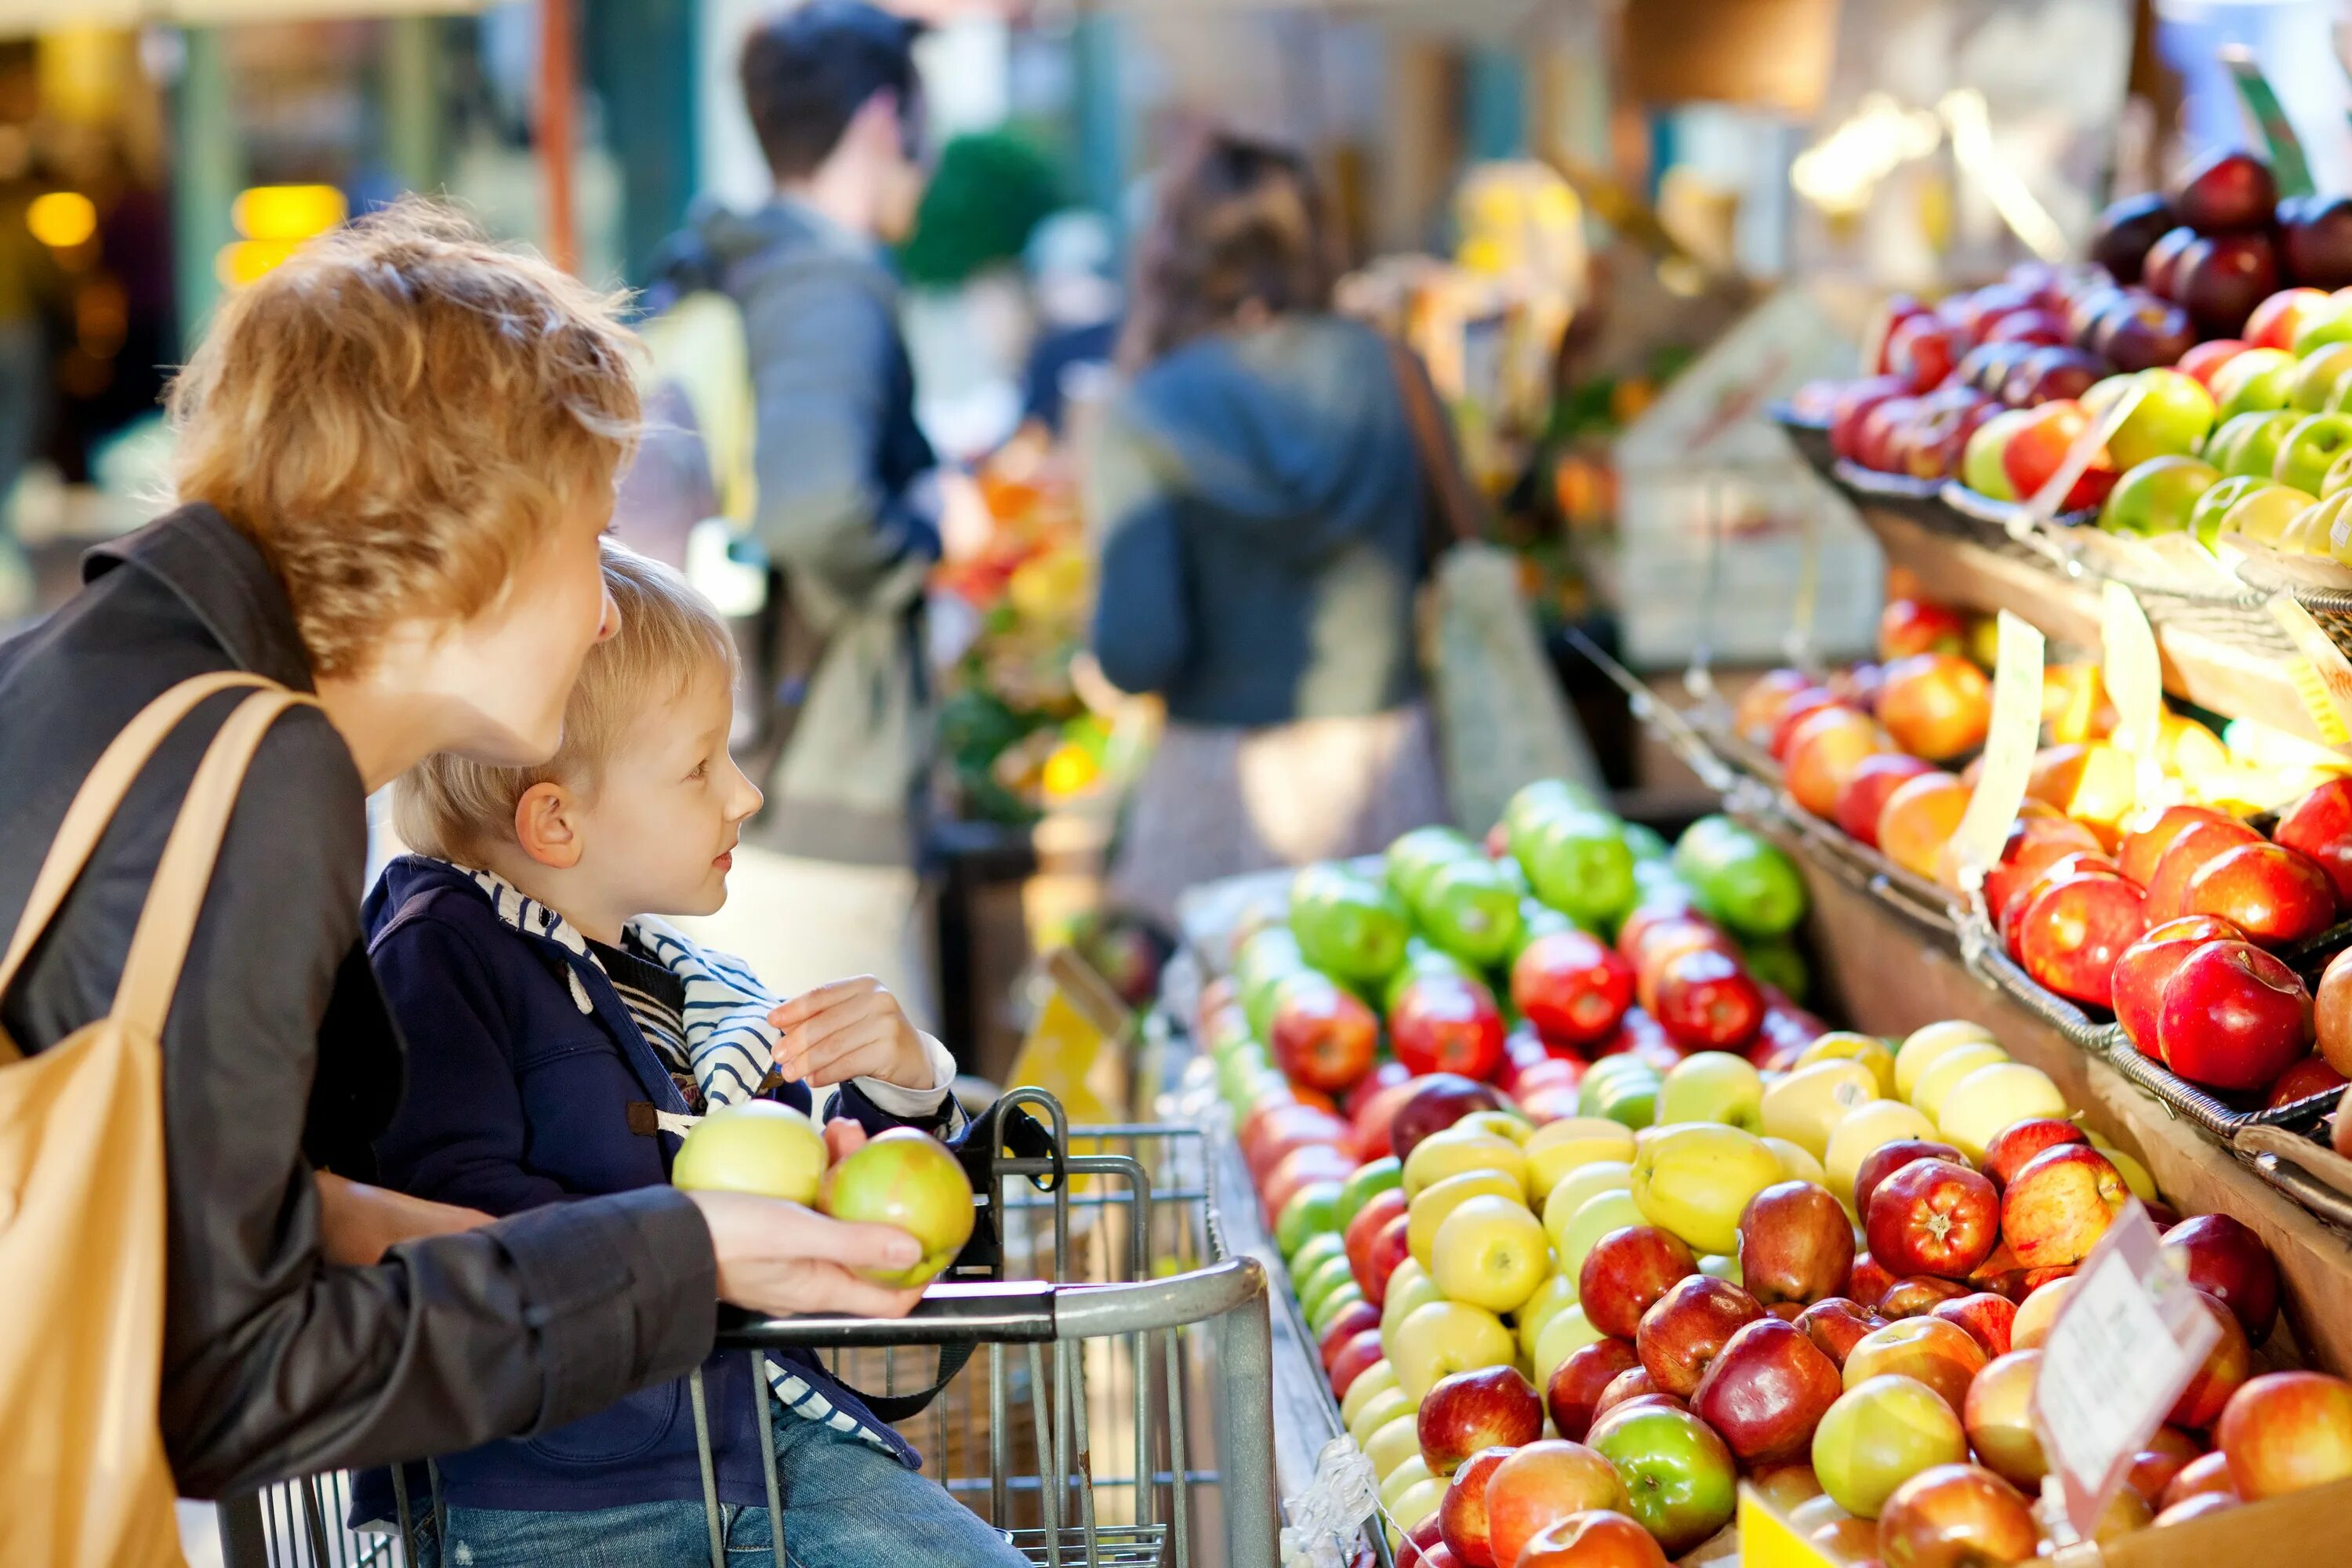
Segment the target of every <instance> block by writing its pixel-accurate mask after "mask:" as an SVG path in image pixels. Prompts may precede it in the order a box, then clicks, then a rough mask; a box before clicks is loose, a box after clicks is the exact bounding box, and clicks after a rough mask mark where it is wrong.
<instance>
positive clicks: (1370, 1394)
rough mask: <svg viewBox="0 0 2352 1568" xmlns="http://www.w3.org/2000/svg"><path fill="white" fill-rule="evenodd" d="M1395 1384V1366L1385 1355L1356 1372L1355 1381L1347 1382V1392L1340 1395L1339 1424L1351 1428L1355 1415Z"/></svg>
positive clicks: (1389, 1390)
mask: <svg viewBox="0 0 2352 1568" xmlns="http://www.w3.org/2000/svg"><path fill="white" fill-rule="evenodd" d="M1396 1385H1397V1374H1396V1368H1395V1367H1393V1366H1391V1365H1390V1364H1389V1362H1388V1358H1387V1357H1385V1356H1383V1357H1382V1358H1381V1359H1380V1360H1379V1361H1376V1362H1374V1363H1372V1364H1371V1365H1370V1366H1368V1367H1366V1368H1365V1369H1364V1370H1363V1371H1361V1372H1360V1373H1357V1374H1356V1381H1355V1382H1353V1383H1351V1384H1348V1392H1347V1393H1346V1394H1342V1395H1340V1398H1339V1421H1340V1424H1341V1425H1342V1426H1348V1427H1350V1428H1352V1427H1353V1426H1355V1425H1356V1417H1357V1415H1359V1414H1360V1413H1361V1411H1362V1410H1363V1408H1364V1406H1365V1405H1370V1403H1371V1402H1372V1401H1373V1399H1374V1398H1376V1397H1377V1396H1379V1395H1381V1394H1387V1393H1389V1392H1391V1390H1393V1389H1395V1387H1396ZM1400 1397H1401V1396H1400ZM1390 1419H1391V1420H1393V1419H1395V1417H1393V1416H1391V1418H1390ZM1374 1430H1375V1431H1377V1430H1379V1428H1377V1427H1375V1428H1374Z"/></svg>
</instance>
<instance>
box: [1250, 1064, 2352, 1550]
mask: <svg viewBox="0 0 2352 1568" xmlns="http://www.w3.org/2000/svg"><path fill="white" fill-rule="evenodd" d="M1386 1103H1387V1105H1388V1106H1389V1107H1390V1108H1391V1109H1390V1110H1389V1116H1390V1121H1391V1125H1390V1127H1389V1129H1388V1139H1387V1142H1388V1145H1389V1148H1390V1150H1391V1152H1389V1153H1387V1154H1386V1155H1384V1156H1382V1157H1381V1158H1379V1159H1375V1160H1370V1161H1368V1162H1366V1163H1364V1164H1363V1165H1362V1166H1361V1167H1360V1169H1359V1170H1358V1171H1356V1172H1355V1173H1352V1174H1351V1175H1350V1176H1349V1178H1348V1179H1347V1180H1346V1181H1345V1182H1344V1183H1342V1184H1339V1186H1338V1188H1337V1189H1336V1190H1335V1192H1334V1193H1333V1194H1332V1204H1333V1206H1332V1208H1331V1210H1330V1212H1329V1214H1328V1215H1327V1216H1323V1217H1322V1219H1321V1220H1320V1221H1319V1223H1318V1224H1317V1225H1311V1226H1310V1225H1304V1224H1301V1225H1297V1226H1293V1225H1290V1224H1285V1225H1283V1226H1279V1227H1278V1228H1277V1236H1276V1239H1277V1242H1278V1244H1280V1245H1281V1247H1282V1248H1283V1250H1284V1252H1285V1253H1286V1258H1287V1259H1288V1263H1289V1268H1290V1272H1291V1277H1292V1279H1294V1280H1297V1281H1299V1282H1300V1283H1299V1291H1300V1300H1301V1304H1302V1306H1303V1307H1305V1308H1306V1310H1307V1315H1308V1318H1309V1321H1310V1323H1311V1324H1313V1325H1315V1326H1316V1327H1317V1329H1318V1334H1319V1338H1320V1346H1321V1351H1322V1355H1323V1361H1324V1365H1325V1368H1326V1370H1327V1372H1328V1374H1329V1377H1330V1381H1331V1385H1332V1389H1333V1392H1334V1394H1336V1395H1337V1396H1338V1398H1339V1403H1340V1412H1341V1415H1342V1417H1343V1419H1344V1420H1345V1421H1346V1423H1347V1425H1348V1427H1349V1433H1350V1434H1351V1436H1353V1437H1354V1438H1355V1440H1356V1441H1357V1442H1358V1443H1359V1444H1360V1446H1361V1447H1362V1448H1363V1450H1364V1452H1365V1453H1366V1455H1367V1456H1368V1457H1369V1458H1370V1460H1371V1462H1372V1465H1373V1468H1374V1469H1375V1471H1376V1472H1377V1474H1378V1475H1379V1477H1380V1481H1381V1499H1382V1501H1383V1505H1384V1506H1385V1508H1386V1509H1387V1511H1388V1513H1389V1515H1390V1517H1391V1519H1392V1520H1393V1521H1395V1523H1396V1525H1397V1526H1398V1527H1399V1528H1400V1529H1401V1530H1402V1531H1403V1539H1402V1541H1400V1542H1399V1561H1400V1562H1407V1563H1414V1562H1417V1563H1425V1564H1429V1565H1431V1568H1459V1565H1464V1564H1468V1565H1473V1568H1490V1565H1496V1564H1511V1565H1514V1568H1570V1565H1573V1568H1587V1565H1591V1564H1601V1563H1611V1564H1614V1563H1664V1561H1666V1560H1667V1559H1669V1558H1672V1557H1678V1556H1682V1555H1684V1554H1685V1553H1688V1552H1695V1551H1698V1550H1699V1549H1701V1548H1708V1550H1709V1551H1712V1550H1715V1548H1709V1547H1708V1543H1709V1542H1714V1541H1716V1539H1717V1537H1718V1535H1719V1534H1720V1532H1722V1531H1724V1529H1725V1527H1726V1526H1727V1523H1728V1522H1729V1521H1730V1518H1731V1515H1732V1511H1733V1509H1734V1504H1735V1496H1736V1488H1737V1483H1738V1479H1739V1478H1741V1477H1742V1476H1745V1477H1747V1478H1748V1479H1751V1480H1753V1481H1755V1482H1756V1483H1757V1484H1758V1485H1759V1486H1760V1487H1761V1488H1762V1489H1764V1490H1765V1491H1766V1493H1767V1494H1768V1495H1769V1496H1770V1497H1772V1498H1773V1499H1774V1500H1776V1501H1778V1502H1779V1503H1780V1504H1781V1505H1782V1506H1783V1507H1784V1508H1785V1509H1787V1510H1790V1512H1791V1515H1792V1517H1793V1518H1794V1519H1795V1520H1797V1521H1798V1522H1799V1523H1800V1524H1801V1527H1802V1528H1803V1529H1804V1530H1805V1531H1807V1533H1808V1534H1809V1535H1810V1536H1811V1538H1812V1539H1813V1540H1814V1541H1815V1542H1817V1543H1818V1544H1820V1545H1822V1547H1823V1549H1824V1550H1825V1551H1827V1552H1830V1553H1831V1554H1832V1556H1833V1557H1834V1558H1836V1559H1837V1560H1839V1561H1843V1562H1861V1561H1864V1560H1866V1559H1869V1558H1873V1557H1880V1556H1883V1557H1884V1559H1885V1561H1890V1562H1892V1561H1905V1560H1908V1559H1906V1558H1905V1557H1903V1556H1901V1555H1900V1553H1902V1552H1904V1551H1906V1546H1916V1544H1917V1542H1920V1541H1924V1540H1927V1539H1929V1538H1931V1537H1932V1538H1935V1539H1938V1540H1941V1541H1944V1542H1946V1543H1947V1544H1949V1543H1950V1542H1960V1543H1961V1544H1963V1545H1965V1546H1967V1547H1969V1550H1970V1551H1972V1552H1974V1553H1976V1554H1975V1555H1972V1556H1969V1557H1967V1558H1966V1559H1965V1560H1966V1561H1970V1562H1978V1563H2005V1562H2023V1561H2028V1560H2031V1559H2032V1557H2033V1556H2034V1554H2035V1552H2037V1550H2039V1549H2040V1537H2039V1533H2038V1531H2037V1530H2036V1528H2035V1525H2034V1523H2033V1521H2032V1515H2031V1513H2030V1511H2029V1510H2027V1509H2026V1507H2025V1503H2024V1501H2023V1498H2024V1496H2026V1495H2030V1493H2031V1492H2032V1489H2035V1488H2037V1487H2038V1485H2039V1482H2040V1479H2041V1477H2042V1473H2043V1470H2044V1469H2045V1468H2046V1467H2045V1465H2044V1461H2043V1458H2042V1451H2041V1447H2040V1444H2039V1441H2038V1439H2037V1438H2036V1436H2035V1435H2034V1432H2033V1428H2032V1423H2031V1419H2030V1416H2029V1415H2028V1410H2029V1407H2030V1405H2031V1400H2032V1387H2033V1381H2034V1377H2035V1373H2036V1369H2037V1367H2038V1365H2039V1363H2040V1358H2041V1354H2042V1352H2041V1349H2040V1346H2041V1344H2042V1340H2043V1339H2044V1337H2046V1335H2047V1334H2048V1332H2049V1331H2050V1327H2051V1325H2052V1323H2053V1321H2055V1317H2056V1313H2057V1310H2058V1308H2059V1307H2060V1306H2061V1305H2062V1304H2063V1300H2064V1295H2065V1291H2066V1289H2067V1281H2068V1279H2070V1278H2071V1277H2072V1275H2073V1273H2074V1270H2075V1268H2076V1267H2077V1266H2078V1265H2079V1264H2080V1262H2081V1261H2082V1259H2083V1258H2084V1257H2086V1256H2087V1255H2088V1253H2089V1252H2090V1250H2091V1248H2092V1247H2094V1246H2095V1244H2096V1243H2097V1241H2098V1239H2099V1237H2101V1236H2102V1235H2104V1234H2105V1230H2106V1228H2107V1227H2108V1226H2109V1225H2110V1224H2112V1223H2113V1221H2114V1219H2115V1218H2116V1215H2118V1214H2120V1213H2121V1212H2122V1210H2123V1208H2124V1206H2125V1205H2126V1202H2127V1201H2128V1200H2129V1199H2130V1198H2131V1197H2132V1196H2133V1195H2134V1194H2137V1195H2138V1196H2139V1197H2140V1198H2141V1200H2142V1201H2143V1202H2144V1203H2146V1204H2147V1206H2148V1208H2149V1210H2150V1213H2151V1214H2152V1215H2155V1216H2157V1217H2158V1220H2159V1222H2160V1223H2162V1224H2164V1225H2165V1226H2167V1227H2168V1228H2167V1229H2166V1231H2165V1236H2164V1245H2165V1246H2167V1247H2170V1248H2173V1249H2175V1250H2176V1251H2177V1252H2178V1253H2179V1255H2180V1257H2181V1258H2182V1261H2183V1264H2184V1267H2185V1269H2186V1272H2187V1275H2188V1278H2189V1281H2190V1283H2191V1284H2192V1285H2193V1286H2195V1287H2196V1288H2197V1289H2199V1290H2200V1291H2201V1292H2203V1295H2202V1296H2201V1297H2200V1300H2201V1302H2202V1303H2203V1304H2204V1306H2205V1308H2206V1310H2209V1311H2210V1312H2211V1313H2212V1314H2213V1315H2214V1321H2215V1322H2216V1325H2217V1328H2218V1329H2219V1330H2220V1333H2221V1338H2220V1342H2219V1343H2218V1344H2217V1347H2216V1349H2215V1350H2214V1351H2213V1352H2211V1354H2210V1355H2209V1356H2208V1357H2207V1359H2206V1362H2205V1363H2204V1364H2203V1365H2202V1366H2201V1367H2200V1369H2199V1372H2198V1373H2197V1375H2196V1377H2195V1379H2194V1380H2193V1381H2192V1382H2191V1384H2190V1385H2189V1389H2188V1391H2187V1392H2186V1393H2184V1394H2182V1395H2181V1397H2180V1399H2179V1402H2178V1403H2177V1404H2176V1405H2175V1407H2174V1409H2173V1410H2172V1411H2171V1413H2170V1420H2169V1423H2168V1426H2166V1428H2165V1430H2164V1431H2163V1432H2162V1433H2161V1434H2159V1436H2158V1438H2157V1439H2156V1440H2155V1442H2154V1443H2153V1444H2152V1445H2151V1447H2150V1449H2149V1450H2148V1451H2147V1452H2146V1453H2144V1454H2141V1455H2140V1456H2138V1457H2137V1460H2136V1461H2135V1464H2134V1467H2133V1470H2132V1474H2131V1484H2130V1487H2129V1488H2127V1489H2126V1499H2125V1500H2124V1501H2122V1502H2120V1503H2118V1504H2117V1505H2116V1515H2115V1516H2114V1519H2115V1526H2114V1527H2115V1528H2116V1529H2129V1528H2137V1527H2139V1526H2144V1525H2147V1524H2148V1523H2150V1522H2151V1521H2158V1522H2168V1521H2172V1520H2177V1519H2180V1518H2188V1517H2194V1516H2196V1515H2197V1514H2200V1513H2202V1512H2207V1511H2210V1510H2213V1509H2215V1508H2219V1507H2223V1506H2228V1505H2229V1502H2230V1501H2231V1500H2236V1499H2246V1500H2251V1499H2252V1498H2254V1497H2259V1496H2269V1495H2273V1494H2274V1492H2275V1490H2277V1489H2281V1488H2283V1487H2284V1486H2288V1485H2294V1486H2303V1485H2317V1484H2320V1483H2321V1482H2323V1481H2325V1480H2326V1479H2333V1478H2334V1477H2335V1476H2337V1475H2342V1474H2347V1473H2352V1390H2347V1389H2345V1388H2344V1386H2343V1385H2341V1384H2337V1383H2336V1381H2335V1380H2329V1379H2319V1380H2314V1379H2313V1378H2312V1377H2311V1376H2310V1374H2302V1373H2292V1374H2283V1376H2282V1377H2254V1376H2252V1373H2253V1370H2254V1368H2253V1347H2254V1346H2256V1345H2258V1344H2260V1343H2261V1342H2263V1340H2264V1339H2265V1338H2266V1337H2267V1335H2268V1334H2269V1332H2270V1331H2271V1328H2272V1326H2273V1322H2274V1321H2275V1318H2276V1314H2277V1307H2278V1279H2277V1273H2276V1269H2275V1268H2274V1267H2273V1264H2272V1262H2271V1259H2270V1257H2269V1255H2268V1253H2267V1251H2266V1250H2265V1249H2264V1248H2263V1246H2262V1243H2261V1241H2260V1239H2259V1238H2258V1237H2255V1236H2254V1235H2253V1233H2252V1231H2251V1230H2249V1229H2248V1228H2247V1227H2246V1226H2242V1225H2241V1224H2239V1223H2237V1222H2236V1221H2234V1220H2231V1219H2230V1218H2228V1217H2227V1216H2222V1215H2200V1216H2196V1217H2193V1218H2190V1219H2188V1220H2177V1219H2176V1218H2175V1217H2174V1216H2173V1215H2171V1214H2170V1212H2169V1211H2168V1210H2167V1209H2165V1208H2164V1206H2163V1205H2161V1204H2160V1203H2158V1202H2157V1200H2156V1197H2155V1194H2154V1191H2153V1188H2152V1187H2151V1186H2150V1185H2149V1184H2148V1179H2147V1173H2146V1172H2145V1171H2143V1170H2142V1169H2141V1168H2140V1167H2139V1166H2138V1164H2137V1162H2135V1161H2133V1160H2132V1159H2131V1158H2130V1156H2128V1155H2127V1154H2125V1153H2124V1152H2121V1151H2119V1150H2116V1149H2114V1148H2112V1147H2111V1146H2108V1145H2105V1144H2104V1143H2103V1142H2098V1141H2096V1140H2095V1138H2094V1136H2093V1135H2092V1134H2089V1133H2087V1132H2086V1131H2084V1130H2083V1129H2082V1128H2080V1127H2079V1126H2077V1125H2076V1124H2075V1123H2074V1121H2072V1120H2070V1119H2068V1118H2067V1116H2066V1113H2065V1112H2066V1108H2065V1106H2064V1104H2063V1099H2062V1098H2061V1097H2060V1096H2059V1094H2058V1092H2057V1089H2056V1088H2055V1086H2054V1085H2053V1084H2052V1083H2051V1082H2050V1080H2049V1079H2047V1078H2046V1077H2043V1076H2042V1074H2040V1073H2039V1072H2037V1071H2035V1070H2034V1069H2033V1068H2030V1067H2027V1066H2024V1065H2022V1064H2020V1063H2016V1062H2013V1061H2011V1060H2009V1059H2008V1057H2007V1055H2006V1053H2005V1052H2003V1051H2002V1050H2001V1049H2000V1046H1999V1045H1998V1044H1997V1043H1996V1042H1995V1041H1994V1040H1993V1039H1992V1038H1991V1037H1990V1034H1989V1033H1988V1032H1986V1031H1985V1030H1983V1029H1981V1028H1979V1027H1978V1026H1974V1025H1970V1024H1962V1023H1950V1024H1938V1025H1931V1026H1928V1027H1927V1028H1925V1029H1922V1030H1920V1031H1918V1032H1917V1033H1916V1034H1914V1035H1913V1036H1911V1037H1909V1038H1907V1039H1906V1040H1905V1041H1904V1042H1903V1043H1902V1045H1901V1046H1900V1047H1899V1048H1895V1047H1890V1046H1889V1044H1888V1043H1887V1042H1885V1041H1882V1040H1878V1039H1876V1038H1874V1037H1867V1036H1861V1035H1853V1034H1839V1033H1832V1034H1827V1035H1823V1036H1822V1037H1820V1038H1819V1039H1817V1040H1815V1041H1813V1042H1812V1043H1811V1045H1810V1046H1809V1047H1806V1048H1805V1049H1804V1050H1803V1051H1802V1052H1801V1054H1800V1057H1799V1059H1798V1060H1797V1061H1796V1063H1794V1064H1793V1065H1792V1066H1791V1067H1790V1068H1789V1069H1787V1070H1785V1071H1782V1070H1769V1071H1759V1070H1758V1069H1757V1068H1755V1067H1754V1066H1753V1065H1752V1064H1750V1063H1748V1062H1747V1061H1745V1060H1743V1059H1742V1058H1739V1057H1737V1056H1734V1055H1731V1054H1729V1053H1727V1052H1697V1053H1694V1054H1692V1055H1690V1056H1687V1057H1685V1058H1682V1059H1681V1060H1680V1061H1678V1062H1676V1063H1675V1065H1674V1066H1672V1067H1671V1068H1667V1070H1666V1071H1665V1072H1664V1074H1663V1075H1661V1079H1660V1084H1659V1089H1658V1093H1657V1096H1656V1105H1655V1108H1654V1109H1655V1118H1656V1119H1655V1121H1654V1122H1653V1123H1651V1124H1650V1125H1647V1126H1645V1127H1643V1128H1641V1129H1639V1130H1635V1129H1632V1128H1628V1127H1626V1126H1624V1125H1622V1123H1620V1122H1617V1121H1611V1120H1607V1119H1604V1118H1584V1117H1580V1118H1569V1119H1563V1120H1559V1121H1550V1122H1548V1123H1544V1124H1541V1125H1537V1124H1534V1123H1532V1122H1530V1121H1528V1119H1527V1118H1525V1117H1522V1116H1520V1115H1518V1114H1517V1113H1516V1111H1515V1110H1514V1109H1513V1108H1512V1106H1511V1105H1510V1103H1509V1100H1508V1099H1507V1097H1506V1096H1504V1095H1502V1094H1500V1093H1498V1092H1497V1091H1496V1090H1495V1089H1492V1088H1491V1087H1489V1086H1483V1085H1477V1084H1472V1083H1467V1082H1465V1081H1460V1080H1451V1079H1436V1078H1433V1079H1425V1080H1418V1081H1415V1082H1413V1083H1412V1084H1410V1085H1400V1086H1397V1092H1394V1093H1392V1094H1390V1095H1389V1096H1388V1098H1387V1100H1386ZM1287 1217H1288V1216H1287V1215H1286V1219H1287ZM1335 1303H1337V1305H1335ZM2215 1443H2217V1444H2219V1445H2220V1447H2219V1448H2218V1449H2217V1450H2216V1455H2215V1457H2211V1458H2208V1457H2207V1449H2208V1447H2209V1444H2215ZM2296 1453H2300V1454H2307V1455H2309V1456H2310V1458H2309V1460H2308V1462H2307V1463H2306V1464H2305V1465H2304V1466H2303V1467H2302V1468H2293V1467H2292V1466H2291V1465H2290V1462H2289V1458H2288V1456H2289V1455H2290V1454H2296ZM2021 1489H2022V1490H2021ZM2214 1499H2221V1500H2220V1501H2215V1500H2214ZM1938 1560H1941V1559H1938ZM1955 1560H1958V1559H1955Z"/></svg>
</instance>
